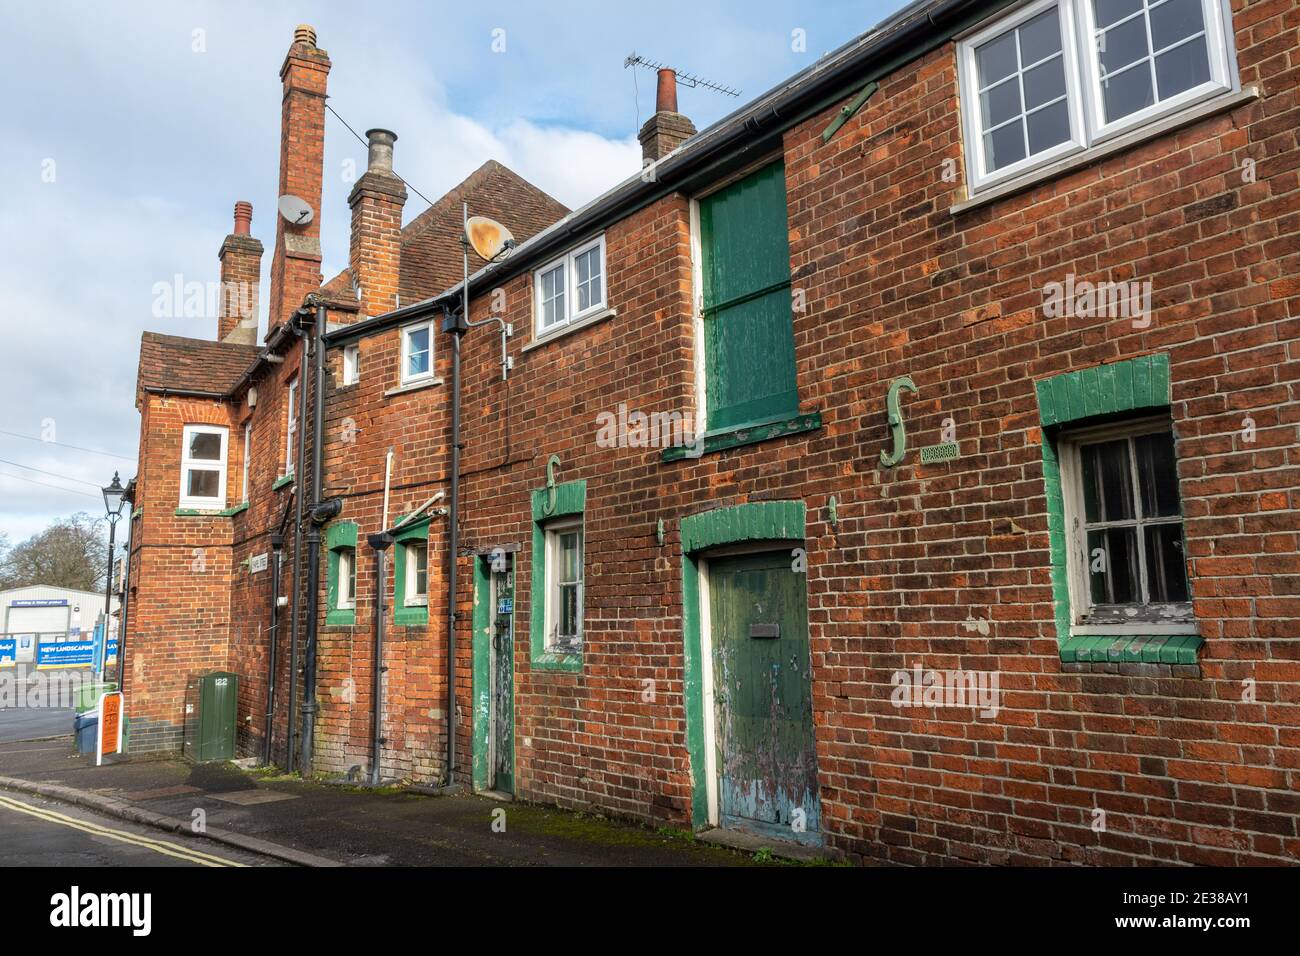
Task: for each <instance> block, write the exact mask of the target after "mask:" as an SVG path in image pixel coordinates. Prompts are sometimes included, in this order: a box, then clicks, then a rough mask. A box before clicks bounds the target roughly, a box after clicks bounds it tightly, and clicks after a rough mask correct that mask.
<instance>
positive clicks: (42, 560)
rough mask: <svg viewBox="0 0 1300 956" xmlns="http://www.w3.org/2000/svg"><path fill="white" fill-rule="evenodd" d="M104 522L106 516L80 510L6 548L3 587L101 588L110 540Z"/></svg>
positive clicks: (0, 558) (0, 561) (0, 557)
mask: <svg viewBox="0 0 1300 956" xmlns="http://www.w3.org/2000/svg"><path fill="white" fill-rule="evenodd" d="M102 523H103V519H98V518H92V517H91V516H90V515H88V514H86V513H85V512H84V511H82V512H78V513H77V514H75V515H73V516H72V517H70V518H61V519H59V520H58V521H55V522H54V523H53V524H51V525H50V526H49V527H48V528H46V529H45V530H44V531H42V532H40V533H39V534H35V535H33V536H32V537H30V538H28V539H27V540H26V541H23V542H21V543H19V544H16V545H14V546H13V547H12V548H10V549H8V550H7V551H3V553H0V588H21V587H29V586H31V585H34V584H46V585H50V586H51V587H60V588H73V589H75V590H78V591H102V590H103V588H104V575H105V573H106V572H107V570H108V568H107V565H108V542H107V541H106V540H105V536H104V530H103V527H102ZM2 550H3V549H0V551H2Z"/></svg>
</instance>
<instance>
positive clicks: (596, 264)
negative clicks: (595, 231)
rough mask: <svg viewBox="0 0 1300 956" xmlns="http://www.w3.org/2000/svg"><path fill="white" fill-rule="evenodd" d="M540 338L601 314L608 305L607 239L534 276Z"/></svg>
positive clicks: (563, 259) (538, 334) (590, 245)
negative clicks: (590, 316) (606, 277)
mask: <svg viewBox="0 0 1300 956" xmlns="http://www.w3.org/2000/svg"><path fill="white" fill-rule="evenodd" d="M534 284H535V287H536V288H535V300H536V309H535V311H536V314H537V323H536V324H537V329H536V334H537V336H538V337H541V336H543V335H546V334H547V333H550V332H553V331H555V330H556V329H559V328H562V327H564V326H566V325H568V324H569V323H571V322H575V321H577V320H579V319H582V318H586V317H587V316H589V315H594V314H595V313H597V312H599V311H601V310H602V309H604V308H605V304H606V282H605V237H604V236H599V237H597V238H596V239H594V240H592V241H591V242H588V243H586V244H585V245H582V246H579V247H577V248H576V249H574V250H572V251H570V252H569V253H567V254H566V255H564V256H561V257H560V258H559V259H556V260H554V261H553V262H550V263H547V264H546V265H544V266H542V268H540V269H538V270H537V271H536V273H534Z"/></svg>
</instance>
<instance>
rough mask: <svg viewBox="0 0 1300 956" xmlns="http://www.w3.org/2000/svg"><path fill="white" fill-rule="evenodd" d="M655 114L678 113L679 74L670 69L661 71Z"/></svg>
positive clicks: (664, 68)
mask: <svg viewBox="0 0 1300 956" xmlns="http://www.w3.org/2000/svg"><path fill="white" fill-rule="evenodd" d="M655 112H657V113H676V112H677V73H676V71H674V70H672V69H671V68H669V67H663V68H662V69H660V70H659V88H658V89H657V90H656V92H655Z"/></svg>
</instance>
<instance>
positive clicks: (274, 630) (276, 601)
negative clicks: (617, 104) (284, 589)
mask: <svg viewBox="0 0 1300 956" xmlns="http://www.w3.org/2000/svg"><path fill="white" fill-rule="evenodd" d="M283 550H284V535H283V534H279V533H276V534H272V535H271V642H270V643H271V646H270V650H269V652H268V654H267V657H268V658H269V661H268V663H267V666H266V720H265V728H264V730H263V731H262V763H263V764H264V765H266V766H270V763H271V733H272V730H273V728H274V725H275V664H276V656H277V655H276V650H277V648H278V647H279V644H280V555H281V553H282V552H283Z"/></svg>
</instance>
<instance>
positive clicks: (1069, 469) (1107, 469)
mask: <svg viewBox="0 0 1300 956" xmlns="http://www.w3.org/2000/svg"><path fill="white" fill-rule="evenodd" d="M1058 444H1059V448H1060V449H1061V477H1062V483H1063V486H1064V488H1065V497H1066V527H1067V537H1068V563H1069V572H1070V584H1071V587H1070V595H1071V610H1072V613H1073V620H1074V623H1075V624H1076V625H1078V626H1080V627H1081V628H1089V629H1091V631H1095V632H1097V633H1106V632H1108V631H1111V630H1113V631H1114V632H1116V633H1123V632H1125V631H1127V632H1129V633H1132V632H1133V631H1134V629H1135V628H1136V629H1137V630H1141V629H1142V628H1144V627H1150V626H1153V625H1155V626H1159V627H1161V628H1164V629H1171V630H1180V629H1181V630H1188V629H1190V628H1193V627H1194V624H1195V621H1194V618H1193V616H1192V607H1191V589H1190V587H1189V584H1188V580H1187V561H1186V553H1185V550H1184V547H1183V517H1182V505H1181V502H1180V500H1179V493H1178V469H1177V460H1176V458H1175V455H1174V438H1173V433H1172V432H1171V430H1170V427H1169V423H1168V422H1167V421H1160V420H1155V421H1150V420H1149V421H1144V422H1138V423H1133V424H1129V425H1124V426H1117V427H1109V428H1103V429H1089V430H1082V431H1076V432H1066V433H1064V434H1062V435H1061V437H1060V439H1059V442H1058Z"/></svg>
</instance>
